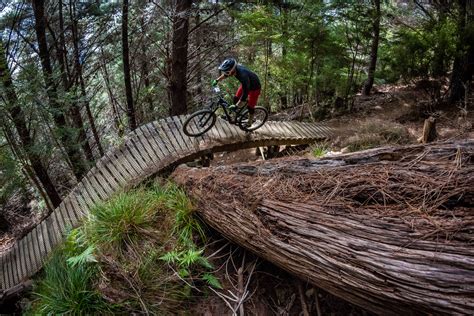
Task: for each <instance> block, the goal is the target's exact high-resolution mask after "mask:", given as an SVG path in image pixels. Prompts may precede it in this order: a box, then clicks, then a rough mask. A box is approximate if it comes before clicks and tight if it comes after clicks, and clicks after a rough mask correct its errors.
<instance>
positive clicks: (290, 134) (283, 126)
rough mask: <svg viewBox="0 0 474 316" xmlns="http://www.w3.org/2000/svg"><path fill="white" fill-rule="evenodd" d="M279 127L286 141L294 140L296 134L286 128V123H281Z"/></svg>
mask: <svg viewBox="0 0 474 316" xmlns="http://www.w3.org/2000/svg"><path fill="white" fill-rule="evenodd" d="M278 125H279V127H280V129H281V130H282V131H283V134H284V135H285V139H293V138H295V136H294V135H293V134H294V133H293V132H292V131H291V130H290V129H289V128H288V127H287V126H286V124H285V122H279V124H278Z"/></svg>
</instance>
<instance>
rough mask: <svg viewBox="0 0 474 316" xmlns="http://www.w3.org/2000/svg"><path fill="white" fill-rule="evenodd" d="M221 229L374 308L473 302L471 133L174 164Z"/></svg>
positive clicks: (454, 309)
mask: <svg viewBox="0 0 474 316" xmlns="http://www.w3.org/2000/svg"><path fill="white" fill-rule="evenodd" d="M174 178H175V180H176V181H177V182H178V183H180V184H182V185H183V186H184V187H186V189H187V190H188V192H189V193H190V195H191V196H193V197H194V198H195V200H196V206H197V211H198V212H199V214H200V215H201V216H202V218H203V219H204V220H205V221H206V222H207V223H208V224H210V225H211V226H213V227H214V228H215V229H216V230H218V231H219V232H221V233H222V234H223V235H224V236H226V237H228V238H229V239H231V240H233V241H234V242H236V243H237V244H239V245H241V246H243V247H245V248H248V249H250V250H252V251H253V252H255V253H256V254H258V255H260V256H261V257H263V258H265V259H267V260H269V261H271V262H273V263H274V264H277V265H279V266H280V267H282V268H283V269H286V270H287V271H289V272H291V273H293V274H295V275H297V276H299V277H300V278H302V279H304V280H308V281H309V282H311V283H313V284H315V285H316V286H319V287H320V288H323V289H325V290H326V291H328V292H330V293H332V294H334V295H336V296H339V297H341V298H344V299H346V300H348V301H350V302H352V303H354V304H357V305H359V306H361V307H364V308H366V309H368V310H370V311H373V312H375V313H379V314H420V313H435V314H437V313H450V314H453V313H454V314H473V313H474V296H473V293H474V245H473V242H474V208H473V206H474V141H465V142H462V143H441V144H434V145H430V146H423V145H416V146H406V147H399V148H382V149H376V150H369V151H365V152H360V153H357V154H349V155H343V156H339V157H335V158H326V159H321V160H308V159H302V158H290V159H288V158H287V159H281V160H271V161H265V162H256V163H249V164H238V165H232V166H221V167H215V168H205V169H189V168H182V169H178V170H177V171H176V172H175V174H174Z"/></svg>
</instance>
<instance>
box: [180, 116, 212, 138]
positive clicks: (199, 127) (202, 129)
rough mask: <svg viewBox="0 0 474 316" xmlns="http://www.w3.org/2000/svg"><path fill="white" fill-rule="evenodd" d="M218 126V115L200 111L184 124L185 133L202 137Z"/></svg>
mask: <svg viewBox="0 0 474 316" xmlns="http://www.w3.org/2000/svg"><path fill="white" fill-rule="evenodd" d="M214 124H216V114H215V113H214V112H213V111H211V110H199V111H197V112H194V113H193V114H191V116H190V117H188V118H187V120H186V121H185V122H184V125H183V132H184V133H185V134H186V135H188V136H193V137H196V136H201V135H202V134H204V133H206V132H207V131H208V130H210V129H211V128H212V127H213V126H214Z"/></svg>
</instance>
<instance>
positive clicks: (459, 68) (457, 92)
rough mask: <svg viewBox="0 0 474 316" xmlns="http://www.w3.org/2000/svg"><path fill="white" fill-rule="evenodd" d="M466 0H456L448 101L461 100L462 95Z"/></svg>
mask: <svg viewBox="0 0 474 316" xmlns="http://www.w3.org/2000/svg"><path fill="white" fill-rule="evenodd" d="M466 1H467V0H457V1H456V2H457V7H458V11H459V12H458V26H457V29H458V36H457V44H456V57H455V58H454V63H453V71H452V74H451V82H450V84H449V91H450V93H449V102H450V103H455V102H457V101H460V100H462V98H463V97H464V85H463V80H462V77H463V71H464V66H465V65H464V60H465V57H466V52H465V50H464V49H463V47H464V45H466V43H465V41H464V39H465V37H466V36H465V32H466V14H467V11H466Z"/></svg>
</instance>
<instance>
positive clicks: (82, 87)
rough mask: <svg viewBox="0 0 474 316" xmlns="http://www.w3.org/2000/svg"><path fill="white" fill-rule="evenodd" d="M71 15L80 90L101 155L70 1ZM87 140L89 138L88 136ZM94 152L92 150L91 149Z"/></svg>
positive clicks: (75, 21)
mask: <svg viewBox="0 0 474 316" xmlns="http://www.w3.org/2000/svg"><path fill="white" fill-rule="evenodd" d="M70 15H71V19H72V21H71V24H72V25H71V29H72V41H73V44H74V62H75V65H76V67H75V68H76V77H77V78H78V80H79V84H80V90H81V97H82V99H83V103H84V107H85V108H86V115H87V120H88V121H89V125H90V127H91V131H92V136H93V137H94V141H95V143H96V145H97V149H98V151H99V154H100V156H103V155H104V150H103V148H102V144H101V143H100V137H99V132H98V131H97V127H96V125H95V120H94V116H93V115H92V111H91V107H90V104H89V100H88V99H87V91H86V84H85V82H84V76H83V74H82V65H81V62H80V60H79V28H78V25H77V18H76V7H75V4H74V3H70ZM86 140H87V138H86ZM91 154H92V151H91ZM91 158H92V160H91V159H90V158H88V159H89V160H90V161H94V156H92V157H91Z"/></svg>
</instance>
